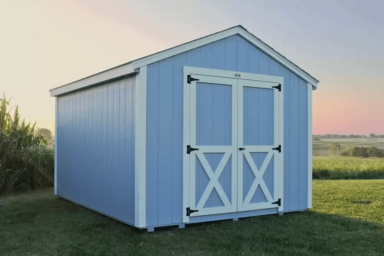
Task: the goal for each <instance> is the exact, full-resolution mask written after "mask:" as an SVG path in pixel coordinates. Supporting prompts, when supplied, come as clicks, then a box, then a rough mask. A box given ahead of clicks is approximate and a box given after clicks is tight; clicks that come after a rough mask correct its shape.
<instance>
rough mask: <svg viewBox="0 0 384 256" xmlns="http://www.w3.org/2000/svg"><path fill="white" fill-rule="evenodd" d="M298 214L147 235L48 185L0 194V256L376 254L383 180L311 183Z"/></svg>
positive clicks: (383, 232) (383, 247)
mask: <svg viewBox="0 0 384 256" xmlns="http://www.w3.org/2000/svg"><path fill="white" fill-rule="evenodd" d="M313 188H314V193H313V201H314V202H313V204H314V207H313V209H312V210H311V211H307V212H303V213H292V214H285V215H283V216H277V215H273V216H262V217H254V218H247V219H244V220H241V221H238V222H232V221H222V222H215V223H206V224H199V225H191V226H187V228H186V229H185V230H180V229H177V228H164V229H158V230H156V232H155V233H153V234H149V233H146V232H145V231H139V230H137V229H134V228H131V227H128V226H126V225H124V224H121V223H118V222H116V221H114V220H111V219H109V218H107V217H104V216H101V215H99V214H97V213H94V212H91V211H89V210H86V209H84V208H82V207H79V206H76V205H74V204H71V203H69V202H66V201H64V200H61V199H59V198H55V197H54V196H53V195H52V194H53V191H52V190H51V189H48V190H44V191H38V192H32V193H30V194H23V195H18V196H13V197H7V198H3V199H0V227H1V229H0V255H383V254H384V243H383V239H384V214H383V210H384V193H383V191H384V181H383V180H363V181H361V180H360V181H357V180H350V181H315V182H314V186H313Z"/></svg>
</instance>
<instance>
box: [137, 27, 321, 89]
mask: <svg viewBox="0 0 384 256" xmlns="http://www.w3.org/2000/svg"><path fill="white" fill-rule="evenodd" d="M236 34H239V35H241V36H242V37H244V38H245V39H247V40H248V41H249V42H250V43H252V44H253V45H255V46H256V47H258V48H259V49H261V50H262V51H264V52H265V53H267V54H268V55H269V56H271V57H272V58H274V59H275V60H276V61H278V62H279V63H281V64H282V65H284V66H285V67H286V68H288V69H289V70H290V71H292V72H294V73H295V74H297V75H298V76H300V77H301V78H303V79H304V80H305V81H307V82H308V83H310V84H311V85H312V86H313V89H316V88H317V84H318V81H317V80H316V79H314V78H313V77H311V76H310V75H309V74H307V73H305V72H304V71H302V70H301V69H300V68H299V67H297V66H296V65H294V64H293V63H292V62H290V61H289V60H288V59H286V58H285V57H283V56H282V55H280V54H279V53H277V52H276V51H275V50H273V49H272V48H270V47H269V46H267V45H266V44H265V43H263V42H262V41H261V40H260V39H258V38H257V37H255V36H254V35H252V34H251V33H249V32H248V31H246V30H245V29H243V28H241V27H235V28H232V29H228V30H225V31H223V32H221V33H217V34H213V35H211V36H207V37H204V38H202V39H200V40H196V41H192V42H190V43H186V44H184V45H181V46H179V47H175V48H172V49H169V50H167V51H164V52H160V53H158V54H154V55H151V56H148V57H146V58H142V59H139V60H137V61H133V67H134V69H135V68H140V67H141V66H146V65H148V64H151V63H154V62H157V61H159V60H162V59H166V58H169V57H172V56H174V55H177V54H180V53H183V52H186V51H189V50H192V49H195V48H197V47H200V46H203V45H206V44H210V43H213V42H215V41H218V40H221V39H224V38H226V37H229V36H232V35H236Z"/></svg>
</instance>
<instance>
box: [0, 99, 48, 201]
mask: <svg viewBox="0 0 384 256" xmlns="http://www.w3.org/2000/svg"><path fill="white" fill-rule="evenodd" d="M11 110H12V109H10V99H8V100H7V99H6V97H5V95H4V96H3V98H2V99H1V98H0V195H1V194H7V193H10V192H11V191H13V190H18V189H20V188H31V185H33V183H32V182H31V180H33V179H35V178H36V176H43V177H45V179H48V178H47V177H46V175H45V174H43V173H41V172H40V171H39V170H43V169H42V167H39V166H37V165H36V164H35V162H36V161H35V160H32V156H33V159H35V158H39V157H40V156H39V155H38V154H37V155H33V154H32V153H33V152H35V151H33V150H31V149H29V148H30V147H33V146H37V147H39V146H40V147H44V146H46V145H47V141H46V140H45V139H44V138H43V137H42V136H41V135H35V129H36V128H35V126H36V123H35V124H33V125H32V124H30V123H26V122H25V121H24V120H23V121H21V120H20V115H19V108H18V107H17V106H16V108H15V109H14V111H13V115H11ZM52 157H53V156H52ZM52 159H53V158H52ZM51 162H53V160H52V161H51ZM51 166H52V168H51V169H52V171H53V163H51ZM34 176H35V177H34ZM48 181H49V182H51V180H49V179H48ZM32 188H36V186H32Z"/></svg>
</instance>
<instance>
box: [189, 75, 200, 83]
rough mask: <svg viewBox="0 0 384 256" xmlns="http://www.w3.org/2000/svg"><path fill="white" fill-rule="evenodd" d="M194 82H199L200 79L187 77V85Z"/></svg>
mask: <svg viewBox="0 0 384 256" xmlns="http://www.w3.org/2000/svg"><path fill="white" fill-rule="evenodd" d="M192 81H199V79H197V78H193V77H191V75H187V83H189V84H190V83H191V82H192Z"/></svg>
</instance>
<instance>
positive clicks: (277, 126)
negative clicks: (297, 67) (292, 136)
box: [237, 77, 284, 212]
mask: <svg viewBox="0 0 384 256" xmlns="http://www.w3.org/2000/svg"><path fill="white" fill-rule="evenodd" d="M278 78H279V79H280V77H278ZM279 79H274V81H278V80H279ZM279 84H280V85H281V88H280V91H279V90H277V89H273V90H274V92H273V95H274V96H273V97H274V98H273V99H274V104H275V105H274V106H275V107H274V144H273V145H268V146H267V145H264V146H263V145H260V146H258V145H257V146H252V145H244V141H243V139H244V134H243V124H244V121H243V104H242V102H243V88H244V87H255V88H266V89H272V87H271V86H278V85H279ZM283 89H284V83H283V81H281V80H280V82H279V83H277V82H269V83H268V82H260V81H242V82H241V83H240V82H239V85H238V96H239V101H238V102H239V105H238V125H239V126H238V147H239V148H240V147H241V148H244V150H242V151H240V150H239V151H238V158H237V159H238V167H237V168H238V170H241V171H238V178H237V180H238V187H239V189H238V199H237V201H238V210H239V211H249V210H258V209H267V208H278V211H279V212H281V211H283V203H284V200H283V199H284V198H283V192H284V176H283V175H284V171H283V169H284V155H283V152H284V149H283V146H284V143H283V142H284V141H283V134H284V109H283V98H284V94H283V93H284V90H283ZM278 146H280V147H281V149H282V150H281V152H280V153H279V152H278V151H275V150H273V149H272V148H275V147H278ZM250 152H252V153H256V152H264V153H267V156H266V158H265V159H264V162H263V163H262V166H261V167H260V169H258V168H257V167H256V165H255V164H254V161H253V159H252V157H251V155H250ZM243 155H244V157H245V159H246V161H247V162H248V164H249V166H250V168H251V170H252V172H253V174H254V175H255V177H256V178H255V180H254V181H253V183H252V185H251V188H250V190H249V191H248V193H247V195H246V198H245V199H243V198H244V195H243V190H242V189H240V188H242V186H243V161H244V160H243ZM272 157H273V159H274V160H273V161H274V167H275V173H274V175H275V178H274V186H273V187H274V191H273V194H274V198H272V196H271V194H270V192H269V191H268V188H267V187H266V185H265V183H264V181H263V179H262V176H263V174H264V172H265V170H266V168H267V167H268V164H269V163H270V161H271V159H272ZM258 186H260V188H261V189H262V191H263V193H264V195H265V197H266V199H267V201H268V202H266V203H255V204H250V200H251V199H252V196H253V195H254V193H255V192H256V189H257V187H258ZM279 198H280V199H281V205H280V206H278V205H276V204H271V203H272V202H274V201H277V200H278V199H279Z"/></svg>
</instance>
